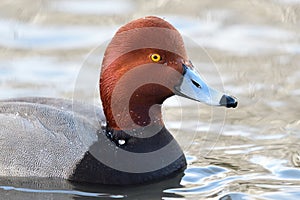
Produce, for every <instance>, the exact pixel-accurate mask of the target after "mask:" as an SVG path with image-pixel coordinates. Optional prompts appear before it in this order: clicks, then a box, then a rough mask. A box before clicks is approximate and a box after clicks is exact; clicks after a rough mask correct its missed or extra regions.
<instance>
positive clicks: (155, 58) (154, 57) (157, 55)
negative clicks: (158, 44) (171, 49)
mask: <svg viewBox="0 0 300 200" xmlns="http://www.w3.org/2000/svg"><path fill="white" fill-rule="evenodd" d="M151 60H152V61H153V62H158V61H160V60H161V56H160V55H159V54H157V53H154V54H152V55H151Z"/></svg>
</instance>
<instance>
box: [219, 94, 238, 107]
mask: <svg viewBox="0 0 300 200" xmlns="http://www.w3.org/2000/svg"><path fill="white" fill-rule="evenodd" d="M220 105H221V106H225V107H227V108H235V107H237V105H238V102H237V99H236V98H235V97H232V96H228V95H225V94H224V95H223V96H222V98H221V100H220Z"/></svg>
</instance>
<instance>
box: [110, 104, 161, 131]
mask: <svg viewBox="0 0 300 200" xmlns="http://www.w3.org/2000/svg"><path fill="white" fill-rule="evenodd" d="M108 115H109V116H110V117H108V119H107V122H108V125H109V126H110V127H111V128H114V129H117V130H133V129H139V128H141V127H146V126H153V125H155V126H163V120H162V113H161V105H160V104H152V105H147V104H136V103H131V104H129V105H128V104H127V106H126V103H120V104H119V105H118V106H116V105H115V106H114V108H112V109H110V110H109V113H108Z"/></svg>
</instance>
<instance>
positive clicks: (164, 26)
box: [0, 16, 238, 185]
mask: <svg viewBox="0 0 300 200" xmlns="http://www.w3.org/2000/svg"><path fill="white" fill-rule="evenodd" d="M99 92H100V100H101V103H100V105H90V104H86V103H84V102H81V101H76V100H67V99H61V98H50V97H19V98H10V99H3V100H1V101H0V126H1V129H0V148H1V151H0V178H1V177H6V178H7V177H28V178H29V177H41V178H60V179H66V180H68V181H71V182H86V183H95V184H106V185H134V184H144V183H151V182H154V181H160V180H165V179H167V178H169V177H173V176H176V175H177V174H178V173H182V172H183V171H184V170H185V169H186V166H187V162H186V158H185V155H184V152H183V150H182V149H181V147H180V145H179V144H178V142H177V141H176V140H175V139H174V137H173V136H172V134H171V133H170V132H169V131H168V130H167V128H166V126H165V124H164V121H163V118H162V104H163V102H164V101H165V100H166V99H168V98H169V97H172V96H174V95H179V96H182V97H185V98H188V99H191V100H194V101H197V102H202V103H205V104H208V105H212V106H223V107H227V108H235V107H237V104H238V101H237V99H236V98H235V97H234V96H230V95H228V94H225V93H223V92H220V91H218V90H215V89H213V88H212V87H210V86H209V85H208V84H207V83H205V81H204V80H203V79H202V78H201V76H200V75H199V73H198V72H197V71H196V68H195V67H194V66H193V64H192V62H191V61H190V60H189V58H188V56H187V52H186V49H185V45H184V41H183V39H182V36H181V34H180V33H179V31H178V30H177V29H176V28H175V27H174V26H173V25H171V24H170V23H169V22H167V21H166V20H164V19H162V18H159V17H156V16H147V17H144V18H140V19H135V20H133V21H131V22H129V23H127V24H126V25H124V26H122V27H121V28H119V29H118V30H117V32H116V33H115V35H114V36H113V38H112V39H111V41H110V43H109V44H108V46H107V48H106V51H105V53H104V56H103V61H102V65H101V70H100V81H99ZM101 104H102V105H101Z"/></svg>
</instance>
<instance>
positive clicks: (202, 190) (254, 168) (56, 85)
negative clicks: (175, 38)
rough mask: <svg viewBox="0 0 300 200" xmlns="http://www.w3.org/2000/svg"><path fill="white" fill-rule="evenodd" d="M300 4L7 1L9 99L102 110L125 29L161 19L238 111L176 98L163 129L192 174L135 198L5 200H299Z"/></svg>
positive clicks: (8, 188) (96, 194)
mask: <svg viewBox="0 0 300 200" xmlns="http://www.w3.org/2000/svg"><path fill="white" fill-rule="evenodd" d="M299 11H300V1H299V0H262V1H258V0H251V1H224V2H221V1H219V2H215V1H213V2H212V1H209V0H204V1H198V2H196V1H192V0H189V1H184V2H183V1H169V0H160V1H133V0H132V1H129V0H127V1H125V0H124V1H121V0H118V1H108V0H104V1H95V0H88V1H83V0H82V1H81V0H78V1H75V0H73V1H47V0H43V1H42V0H41V1H38V0H36V1H32V0H26V1H21V0H19V1H17V0H15V1H8V0H2V1H1V3H0V35H1V37H0V52H1V53H0V91H1V92H0V98H10V97H20V96H48V97H64V98H73V97H74V98H76V99H78V98H80V99H81V100H85V101H88V102H93V101H96V102H97V101H98V100H97V88H96V87H97V79H98V72H99V65H100V63H101V60H102V53H103V51H104V49H105V45H106V44H107V42H108V41H109V39H110V38H111V37H112V35H113V34H114V32H115V31H116V30H117V28H118V27H119V26H121V25H123V24H125V23H127V22H128V21H130V20H132V19H135V18H138V17H143V16H145V15H158V16H161V17H164V18H165V19H166V20H167V21H170V22H171V23H172V24H174V26H175V27H177V28H178V29H179V31H180V32H181V33H182V34H183V35H184V38H185V41H186V44H187V48H188V52H189V55H190V57H191V60H192V61H193V63H194V65H196V66H197V68H198V71H199V72H200V73H201V74H202V75H203V77H204V78H205V79H206V80H207V82H209V83H210V84H211V85H213V86H215V87H216V88H218V89H221V90H225V91H227V92H229V93H232V94H234V95H235V96H237V97H238V99H239V102H240V104H239V107H238V108H237V109H230V110H225V109H221V108H211V107H207V106H205V105H202V104H198V103H195V102H192V101H189V100H185V99H182V98H179V97H173V98H171V99H169V100H167V102H166V103H165V106H164V118H165V120H166V123H167V126H168V127H169V129H170V130H171V131H172V133H174V135H175V137H176V138H177V140H178V141H179V142H180V144H181V146H182V147H183V149H184V151H185V153H186V155H187V157H188V162H189V166H188V168H187V169H186V170H185V172H184V174H180V175H179V176H178V177H175V178H174V179H171V180H167V181H163V182H160V183H155V184H150V185H144V186H138V187H122V188H120V187H107V186H95V185H75V184H71V183H69V182H67V181H63V180H55V179H54V180H53V179H36V180H32V179H16V180H11V179H7V180H6V179H3V178H1V180H0V197H1V198H2V199H3V198H4V199H94V198H104V199H119V198H120V199H122V198H125V199H221V200H229V199H299V198H300V169H299V166H300V150H299V143H300V105H299V102H300V101H299V100H300V66H299V64H300V34H299V33H300V28H299V27H300V12H299Z"/></svg>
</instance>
